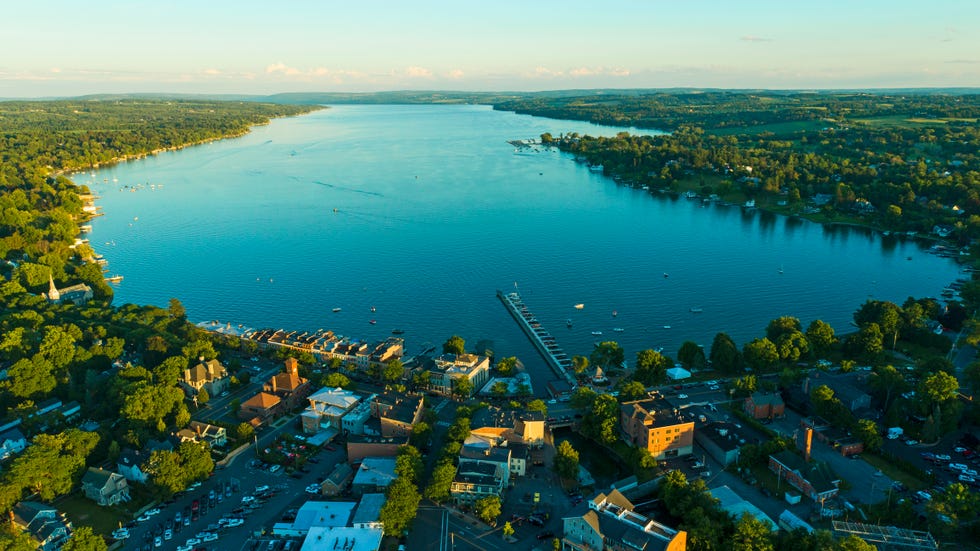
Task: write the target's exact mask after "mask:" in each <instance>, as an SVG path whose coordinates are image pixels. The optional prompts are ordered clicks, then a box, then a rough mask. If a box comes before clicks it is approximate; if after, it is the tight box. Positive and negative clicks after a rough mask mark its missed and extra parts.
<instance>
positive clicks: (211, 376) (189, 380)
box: [180, 358, 231, 396]
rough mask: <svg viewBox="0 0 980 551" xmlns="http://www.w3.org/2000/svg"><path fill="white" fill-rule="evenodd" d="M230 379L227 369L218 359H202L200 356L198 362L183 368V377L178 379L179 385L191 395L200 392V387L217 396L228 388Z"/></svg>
mask: <svg viewBox="0 0 980 551" xmlns="http://www.w3.org/2000/svg"><path fill="white" fill-rule="evenodd" d="M230 381H231V379H230V378H229V377H228V370H226V369H225V366H223V365H221V362H219V361H218V360H208V361H204V359H203V358H201V361H200V363H198V364H197V365H195V366H194V367H190V368H187V369H185V370H184V377H183V378H182V379H181V380H180V386H182V387H184V390H186V391H187V392H188V393H189V394H191V395H193V396H196V395H197V394H198V393H199V392H201V389H204V390H206V391H207V393H208V395H210V396H218V395H220V394H221V393H222V392H224V391H226V390H228V385H229V384H230Z"/></svg>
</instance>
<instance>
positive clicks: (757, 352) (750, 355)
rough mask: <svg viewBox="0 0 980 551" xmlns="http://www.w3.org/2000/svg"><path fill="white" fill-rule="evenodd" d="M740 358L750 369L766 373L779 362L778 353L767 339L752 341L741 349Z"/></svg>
mask: <svg viewBox="0 0 980 551" xmlns="http://www.w3.org/2000/svg"><path fill="white" fill-rule="evenodd" d="M742 357H743V358H744V359H745V363H747V364H749V365H750V366H751V367H752V369H755V370H757V371H768V370H769V369H770V368H771V367H772V366H774V365H776V362H777V361H778V360H779V351H778V350H777V349H776V345H775V344H773V342H772V341H770V340H769V339H767V338H762V339H754V340H753V341H752V342H749V343H747V344H746V345H745V346H744V347H743V349H742Z"/></svg>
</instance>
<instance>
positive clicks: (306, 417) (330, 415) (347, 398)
mask: <svg viewBox="0 0 980 551" xmlns="http://www.w3.org/2000/svg"><path fill="white" fill-rule="evenodd" d="M307 400H309V401H310V405H309V406H308V407H307V408H306V410H305V411H303V414H302V415H301V418H302V420H303V432H305V433H306V434H316V433H318V432H320V431H321V430H324V429H327V428H330V427H333V428H335V429H340V428H341V427H342V422H341V419H342V418H343V417H344V415H346V414H347V412H348V411H350V410H352V409H354V407H355V406H356V405H357V404H358V403H359V402H360V401H361V398H360V397H359V396H358V395H357V394H356V393H354V392H351V391H349V390H344V389H342V388H322V389H320V390H318V391H316V392H314V393H313V394H311V395H310V396H309V397H308V398H307Z"/></svg>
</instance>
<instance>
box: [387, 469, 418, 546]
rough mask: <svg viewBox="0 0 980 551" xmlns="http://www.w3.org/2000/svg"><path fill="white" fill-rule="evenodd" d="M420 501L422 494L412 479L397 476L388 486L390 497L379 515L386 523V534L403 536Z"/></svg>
mask: <svg viewBox="0 0 980 551" xmlns="http://www.w3.org/2000/svg"><path fill="white" fill-rule="evenodd" d="M420 501H422V496H421V495H419V491H418V488H416V487H415V485H414V484H412V481H411V480H409V479H407V478H404V477H398V478H396V479H395V481H394V482H392V483H391V485H390V486H389V487H388V499H387V500H386V501H385V504H384V505H383V506H382V507H381V513H380V514H379V517H378V520H380V521H381V523H382V524H384V530H385V534H387V535H389V536H397V537H401V535H402V533H403V532H405V531H406V530H407V529H408V527H409V526H410V525H411V523H412V519H414V518H415V515H416V514H417V511H418V507H419V502H420Z"/></svg>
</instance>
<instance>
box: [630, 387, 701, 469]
mask: <svg viewBox="0 0 980 551" xmlns="http://www.w3.org/2000/svg"><path fill="white" fill-rule="evenodd" d="M620 426H621V428H622V431H623V434H624V439H625V441H626V443H628V444H631V445H633V446H636V447H638V448H644V449H646V450H647V451H648V452H650V455H651V456H653V458H654V459H658V460H660V459H666V458H669V457H678V456H681V455H689V454H691V453H692V452H693V449H694V417H693V415H687V414H685V413H683V412H681V411H680V410H678V409H676V408H673V407H671V406H670V404H668V403H667V402H665V401H664V400H662V399H654V400H639V401H636V402H626V403H624V404H622V405H621V406H620Z"/></svg>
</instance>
